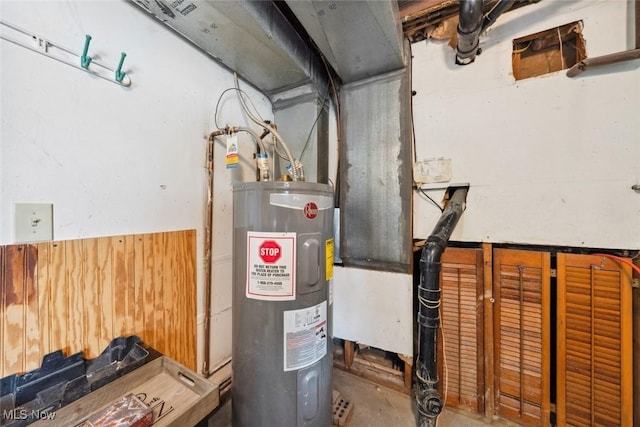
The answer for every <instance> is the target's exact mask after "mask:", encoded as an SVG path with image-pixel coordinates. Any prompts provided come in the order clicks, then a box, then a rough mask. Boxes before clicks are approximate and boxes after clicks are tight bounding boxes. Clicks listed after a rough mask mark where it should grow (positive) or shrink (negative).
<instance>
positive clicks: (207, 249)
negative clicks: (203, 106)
mask: <svg viewBox="0 0 640 427" xmlns="http://www.w3.org/2000/svg"><path fill="white" fill-rule="evenodd" d="M227 132H228V128H227V129H223V130H217V131H215V132H211V133H210V134H209V138H208V144H207V160H206V168H207V207H206V209H205V230H204V303H205V310H204V362H203V365H202V374H203V375H204V376H205V377H210V376H211V375H212V374H213V372H209V369H210V368H211V367H210V364H211V359H210V354H211V351H210V349H209V347H210V346H211V270H212V262H213V260H212V259H211V243H212V241H213V152H214V142H215V139H216V137H218V136H222V135H225V134H226V133H227Z"/></svg>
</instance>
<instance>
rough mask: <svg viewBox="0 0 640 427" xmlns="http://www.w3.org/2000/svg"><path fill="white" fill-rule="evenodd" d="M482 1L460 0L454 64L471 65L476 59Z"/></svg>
mask: <svg viewBox="0 0 640 427" xmlns="http://www.w3.org/2000/svg"><path fill="white" fill-rule="evenodd" d="M482 4H483V2H482V0H460V12H459V20H458V46H457V47H456V64H458V65H467V64H471V63H472V62H473V61H474V60H475V59H476V54H477V52H478V45H479V41H480V31H481V30H482Z"/></svg>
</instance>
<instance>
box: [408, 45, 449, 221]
mask: <svg viewBox="0 0 640 427" xmlns="http://www.w3.org/2000/svg"><path fill="white" fill-rule="evenodd" d="M409 55H410V56H411V57H413V52H412V51H411V43H409ZM409 86H410V88H411V103H410V105H409V110H410V116H411V140H412V142H413V162H414V163H415V162H416V161H417V147H416V127H415V124H414V120H413V95H414V92H413V75H412V73H409ZM413 185H414V186H415V188H416V189H417V190H418V191H419V192H420V193H422V195H423V196H424V197H426V198H427V200H429V201H430V202H431V203H432V204H433V205H434V206H436V207H437V208H438V209H440V212H444V208H443V207H442V206H440V204H439V203H438V202H436V201H435V200H434V199H433V198H432V197H430V196H429V195H428V194H427V193H426V192H425V191H424V190H423V189H422V188H420V185H418V183H417V182H416V181H415V180H413Z"/></svg>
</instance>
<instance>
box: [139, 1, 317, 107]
mask: <svg viewBox="0 0 640 427" xmlns="http://www.w3.org/2000/svg"><path fill="white" fill-rule="evenodd" d="M131 2H132V3H134V4H136V5H138V6H139V7H141V8H142V9H144V10H145V11H147V12H148V13H149V14H150V15H152V16H154V17H155V18H157V19H158V20H159V21H161V22H162V23H164V24H165V25H167V26H168V27H169V28H171V29H172V30H174V31H176V32H177V33H179V34H181V35H182V36H183V37H185V38H186V39H187V40H189V41H190V42H192V43H193V44H194V45H196V46H197V47H199V48H200V49H202V50H203V51H204V52H206V53H207V54H209V55H210V56H212V57H213V58H214V59H216V60H217V61H219V62H221V63H222V64H224V65H225V66H227V67H228V68H230V69H231V70H234V71H236V72H237V73H238V74H239V75H240V76H242V78H243V79H245V80H246V81H248V82H249V83H251V84H252V85H254V86H255V87H256V88H257V89H259V90H261V91H263V92H264V93H266V94H267V95H269V96H271V95H272V94H274V93H276V92H280V91H283V90H286V89H290V88H293V87H297V86H301V85H304V84H308V83H310V82H311V83H313V84H314V85H315V86H316V87H318V88H326V86H327V78H326V72H325V68H324V66H323V64H322V61H321V60H320V58H319V57H318V56H317V55H316V54H314V53H313V51H312V50H310V49H309V46H308V44H307V43H306V42H305V41H304V40H303V39H302V38H301V37H300V35H299V34H298V33H297V32H296V30H295V29H294V27H293V26H292V25H291V24H290V23H289V21H287V19H286V18H285V17H284V16H283V14H282V13H281V12H280V11H279V10H278V8H277V7H276V6H275V4H274V3H273V2H270V1H220V0H206V1H198V2H183V1H179V0H175V1H168V0H131Z"/></svg>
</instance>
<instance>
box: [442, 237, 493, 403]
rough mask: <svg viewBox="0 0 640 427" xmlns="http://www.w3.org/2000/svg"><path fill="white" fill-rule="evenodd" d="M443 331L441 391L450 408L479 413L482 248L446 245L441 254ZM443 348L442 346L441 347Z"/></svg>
mask: <svg viewBox="0 0 640 427" xmlns="http://www.w3.org/2000/svg"><path fill="white" fill-rule="evenodd" d="M441 262H442V268H441V276H440V278H441V282H440V284H441V288H442V331H443V333H444V335H445V344H446V352H445V353H446V354H444V355H441V356H442V357H441V358H440V360H443V359H444V357H446V364H447V369H448V375H447V377H448V382H447V384H444V381H443V378H444V377H445V375H444V371H443V364H442V363H441V364H440V370H441V372H440V378H441V381H440V385H441V388H442V390H441V393H444V392H445V389H444V388H443V387H446V404H447V405H449V406H452V407H457V408H463V409H467V410H471V411H472V412H474V413H481V412H482V411H483V408H484V404H483V403H484V385H483V384H484V381H483V363H482V362H483V356H482V348H483V341H482V321H483V310H482V292H483V270H482V251H480V250H476V249H459V248H447V250H446V251H445V253H444V254H443V257H442V260H441ZM440 348H442V347H440Z"/></svg>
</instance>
